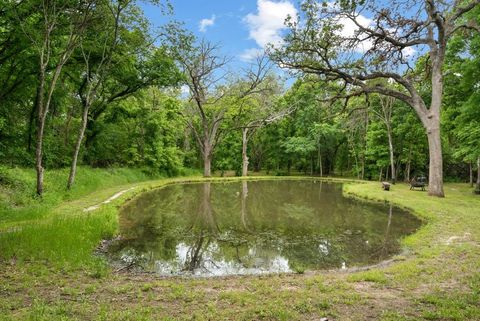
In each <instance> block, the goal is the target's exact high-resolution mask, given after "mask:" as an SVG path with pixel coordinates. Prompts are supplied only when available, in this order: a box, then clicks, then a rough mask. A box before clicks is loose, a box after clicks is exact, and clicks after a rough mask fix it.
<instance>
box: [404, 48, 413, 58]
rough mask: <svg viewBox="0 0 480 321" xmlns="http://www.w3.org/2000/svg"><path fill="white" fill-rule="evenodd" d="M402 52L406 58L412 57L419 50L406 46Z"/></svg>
mask: <svg viewBox="0 0 480 321" xmlns="http://www.w3.org/2000/svg"><path fill="white" fill-rule="evenodd" d="M402 53H403V56H404V57H405V58H411V57H413V56H414V55H415V54H416V53H417V50H416V49H415V48H413V47H405V48H403V49H402Z"/></svg>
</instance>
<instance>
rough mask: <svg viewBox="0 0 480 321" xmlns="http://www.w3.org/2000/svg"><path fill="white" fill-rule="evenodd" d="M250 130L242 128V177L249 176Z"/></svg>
mask: <svg viewBox="0 0 480 321" xmlns="http://www.w3.org/2000/svg"><path fill="white" fill-rule="evenodd" d="M247 134H248V128H242V176H248V155H247V145H248V136H247Z"/></svg>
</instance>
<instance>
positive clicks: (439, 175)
mask: <svg viewBox="0 0 480 321" xmlns="http://www.w3.org/2000/svg"><path fill="white" fill-rule="evenodd" d="M432 123H436V124H434V126H431V127H430V128H427V136H428V149H429V155H430V164H429V168H428V175H429V177H428V195H431V196H437V197H445V193H444V192H443V160H442V141H441V137H440V121H439V120H437V121H433V120H432Z"/></svg>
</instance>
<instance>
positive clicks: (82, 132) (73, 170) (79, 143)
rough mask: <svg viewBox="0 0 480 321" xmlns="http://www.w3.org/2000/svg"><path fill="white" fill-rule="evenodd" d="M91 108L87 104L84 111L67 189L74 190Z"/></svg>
mask: <svg viewBox="0 0 480 321" xmlns="http://www.w3.org/2000/svg"><path fill="white" fill-rule="evenodd" d="M89 107H90V106H89V103H88V102H87V104H86V106H85V108H84V109H83V115H82V125H81V126H80V130H79V132H78V137H77V143H76V144H75V150H74V152H73V157H72V166H71V168H70V175H69V176H68V183H67V189H70V188H72V185H73V183H74V181H75V174H76V173H77V161H78V154H79V153H80V147H81V146H82V141H83V137H84V135H85V129H86V128H87V122H88V110H89Z"/></svg>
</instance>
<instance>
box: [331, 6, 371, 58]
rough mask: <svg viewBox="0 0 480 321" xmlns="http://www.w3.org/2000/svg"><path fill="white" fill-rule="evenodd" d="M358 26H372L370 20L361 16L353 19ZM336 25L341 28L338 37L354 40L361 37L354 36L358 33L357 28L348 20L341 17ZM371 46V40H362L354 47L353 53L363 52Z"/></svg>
mask: <svg viewBox="0 0 480 321" xmlns="http://www.w3.org/2000/svg"><path fill="white" fill-rule="evenodd" d="M355 20H356V21H357V23H358V24H359V25H361V26H362V27H365V28H366V27H369V26H371V24H372V22H373V21H372V19H369V18H367V17H365V16H363V15H361V14H360V15H358V17H357V18H356V19H355ZM338 23H339V24H340V25H342V26H343V28H342V31H341V32H340V35H341V36H342V37H343V38H355V37H360V38H361V37H362V35H361V34H360V35H356V32H357V31H358V26H357V25H356V24H355V22H353V21H352V20H351V19H350V18H347V17H341V18H339V19H338ZM372 46H373V42H372V40H371V39H367V40H363V41H361V42H359V43H358V44H357V46H356V47H355V51H357V52H365V51H367V50H368V49H370V48H371V47H372Z"/></svg>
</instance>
